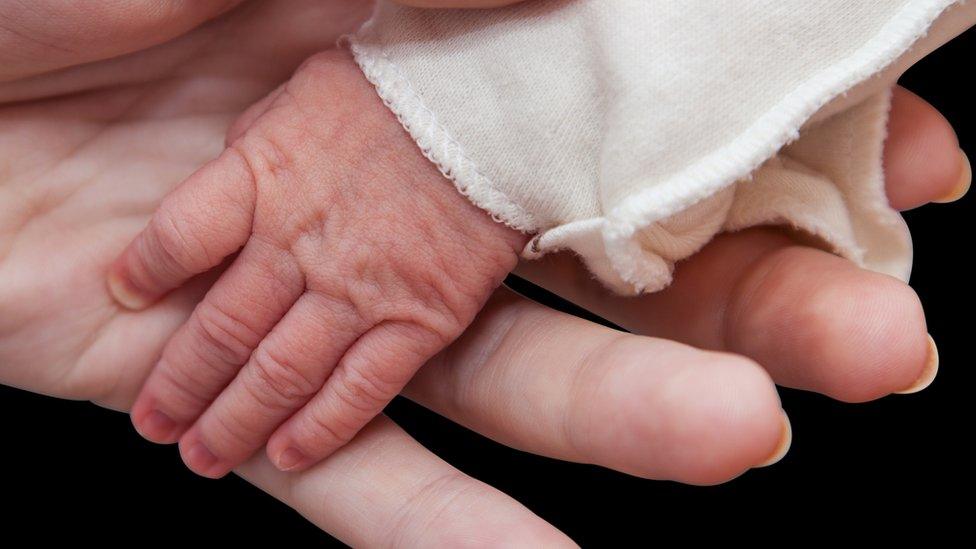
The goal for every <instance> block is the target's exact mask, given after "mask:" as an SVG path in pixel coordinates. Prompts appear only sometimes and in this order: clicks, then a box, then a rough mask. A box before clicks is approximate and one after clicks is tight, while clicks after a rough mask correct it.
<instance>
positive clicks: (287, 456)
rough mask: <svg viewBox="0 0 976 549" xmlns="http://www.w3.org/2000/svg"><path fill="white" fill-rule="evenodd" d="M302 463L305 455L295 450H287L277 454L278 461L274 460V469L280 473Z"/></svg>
mask: <svg viewBox="0 0 976 549" xmlns="http://www.w3.org/2000/svg"><path fill="white" fill-rule="evenodd" d="M304 462H305V454H303V453H302V452H301V451H300V450H298V449H297V448H287V449H286V450H285V451H284V452H281V453H280V454H278V459H276V460H275V467H277V468H278V469H279V470H281V471H290V470H292V469H294V468H295V467H298V466H299V465H301V464H303V463H304Z"/></svg>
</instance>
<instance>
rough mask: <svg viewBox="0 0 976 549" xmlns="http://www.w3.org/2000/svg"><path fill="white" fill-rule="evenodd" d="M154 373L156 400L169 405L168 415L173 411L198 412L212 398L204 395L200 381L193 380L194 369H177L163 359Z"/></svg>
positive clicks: (195, 371)
mask: <svg viewBox="0 0 976 549" xmlns="http://www.w3.org/2000/svg"><path fill="white" fill-rule="evenodd" d="M156 372H158V374H156V375H158V376H159V378H158V381H157V385H156V388H157V389H156V398H157V399H159V400H160V401H165V402H166V403H167V404H169V405H170V407H171V408H172V410H170V413H172V411H175V410H198V409H200V408H202V407H203V406H206V404H207V402H209V400H210V398H211V397H212V395H208V394H206V392H205V390H204V389H203V388H202V387H203V384H202V383H200V380H198V379H195V374H196V373H197V370H195V369H187V368H178V367H176V366H175V365H174V364H173V363H171V362H170V361H169V360H168V359H167V358H166V357H163V358H162V359H161V360H160V361H159V364H158V365H157V367H156ZM177 419H178V418H177Z"/></svg>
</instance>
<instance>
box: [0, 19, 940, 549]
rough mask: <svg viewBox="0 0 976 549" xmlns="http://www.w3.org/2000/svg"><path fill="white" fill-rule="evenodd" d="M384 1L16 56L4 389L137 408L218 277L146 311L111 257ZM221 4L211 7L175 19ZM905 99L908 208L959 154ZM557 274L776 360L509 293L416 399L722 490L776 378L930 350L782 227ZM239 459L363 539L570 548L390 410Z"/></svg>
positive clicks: (888, 387)
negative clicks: (132, 302)
mask: <svg viewBox="0 0 976 549" xmlns="http://www.w3.org/2000/svg"><path fill="white" fill-rule="evenodd" d="M151 4H152V3H150V4H147V5H151ZM212 4H213V6H215V7H216V8H215V9H214V10H213V11H210V12H206V14H205V16H209V15H215V14H218V13H222V10H223V8H224V6H223V5H222V3H220V2H214V3H212ZM6 6H7V5H6V4H5V5H4V7H6ZM217 8H219V9H217ZM367 8H368V5H367V3H365V2H361V1H359V0H332V1H331V2H321V1H320V0H278V1H267V2H253V3H244V4H242V5H240V6H239V7H237V8H235V9H233V10H232V11H229V12H226V13H224V14H223V15H221V16H220V17H219V18H217V19H214V20H212V21H211V22H209V23H206V24H204V25H203V26H200V27H198V28H197V29H195V30H193V31H192V32H189V33H188V34H186V35H184V36H182V37H180V38H177V39H174V40H172V41H169V42H165V43H163V42H162V41H163V40H165V38H166V36H156V35H154V36H151V37H139V36H138V33H135V36H136V38H139V40H135V39H133V40H134V41H133V42H126V43H125V44H126V45H125V47H124V48H123V49H122V50H118V51H115V52H114V53H116V54H117V53H122V52H123V51H126V50H132V49H134V48H136V47H141V46H144V45H146V44H151V43H160V45H157V46H154V47H152V48H150V49H147V50H143V51H140V52H137V53H129V54H126V55H123V56H121V57H114V58H111V59H105V60H102V61H97V59H99V58H104V57H107V56H108V55H109V54H108V53H106V52H105V51H102V52H101V53H100V54H98V55H94V54H93V55H91V56H88V57H82V58H66V59H62V60H61V61H60V62H59V63H58V64H57V65H56V66H68V65H69V64H70V63H76V62H78V61H79V60H84V61H90V63H89V64H86V65H81V66H74V67H70V68H62V69H58V70H56V71H54V72H47V73H43V74H39V75H35V76H30V71H32V70H33V68H32V67H33V66H32V65H30V64H26V65H23V66H21V67H20V68H19V69H23V70H21V71H20V72H18V70H19V69H18V67H17V66H16V65H14V66H12V68H11V69H10V71H11V72H9V73H6V74H3V75H2V76H0V80H7V82H6V83H5V84H0V101H3V102H6V104H5V106H0V383H4V384H9V385H15V386H19V387H22V388H25V389H28V390H31V391H36V392H43V393H47V394H51V395H55V396H59V397H65V398H74V399H90V400H95V401H97V402H100V403H102V404H105V405H108V406H112V407H116V408H125V407H127V406H128V405H129V404H130V402H131V400H132V398H133V397H134V395H135V393H136V391H137V389H138V385H139V384H140V383H141V381H142V380H143V379H144V377H145V375H146V373H147V372H148V370H149V369H150V368H151V366H152V365H153V361H154V360H155V358H156V356H157V355H158V352H159V350H160V349H161V347H162V345H163V343H164V341H165V340H166V338H167V337H168V336H169V335H170V334H171V333H172V332H173V331H174V330H175V329H176V327H177V326H178V325H179V324H180V323H181V322H182V321H183V320H184V319H185V318H186V316H187V315H188V314H189V312H190V311H191V310H192V307H193V304H195V303H196V302H197V300H198V299H199V297H200V295H201V294H202V293H203V292H204V291H205V289H206V287H207V281H206V280H201V281H199V284H197V286H196V287H190V288H187V289H184V290H182V291H180V292H177V293H175V294H173V295H171V296H169V297H168V298H166V299H165V300H164V301H162V302H161V303H159V304H157V305H156V306H154V307H152V308H150V309H148V310H146V311H142V312H139V313H132V312H127V311H123V310H121V309H119V308H118V307H116V306H115V305H114V303H113V302H112V300H111V299H110V298H109V297H108V295H107V292H106V290H105V282H104V274H105V269H106V267H107V265H108V263H109V262H110V261H111V260H112V259H113V258H114V257H115V255H116V254H117V253H118V252H119V250H120V249H121V248H122V246H124V245H125V243H126V242H127V241H128V240H129V239H130V238H131V237H132V236H133V235H134V234H135V233H136V232H137V231H138V230H139V229H140V228H141V227H142V226H143V224H144V223H145V221H146V220H147V219H148V217H149V215H150V214H151V212H152V211H153V209H154V208H155V207H156V206H157V205H158V203H159V201H160V200H161V198H162V197H163V196H164V195H165V194H166V193H167V192H168V191H169V190H170V189H171V188H172V187H173V186H174V185H176V184H177V183H178V182H179V181H180V180H181V179H182V178H184V177H185V176H187V175H188V174H189V173H191V172H192V171H193V170H194V169H195V168H196V167H198V166H199V165H201V164H202V163H203V162H204V161H206V160H208V159H210V158H212V157H213V156H214V155H215V154H216V153H217V152H219V150H220V148H221V145H222V141H223V134H224V132H225V130H226V128H227V126H228V125H229V124H230V123H231V121H232V120H233V119H234V118H236V117H237V116H238V115H240V113H241V112H242V111H243V110H244V109H245V108H246V106H248V105H249V104H250V103H252V102H253V101H254V100H256V99H257V98H259V97H261V96H263V95H265V94H266V93H267V92H269V91H270V90H271V89H273V88H274V87H275V86H277V85H278V84H279V83H280V82H282V81H284V80H285V79H286V78H287V77H288V75H289V74H290V73H291V72H292V71H293V70H294V68H295V67H296V66H297V65H298V64H300V62H301V61H302V60H303V59H304V58H306V57H307V56H308V55H310V54H311V53H313V52H315V51H319V50H321V49H325V48H327V47H329V46H331V45H332V44H333V43H334V42H335V40H336V38H337V37H338V35H339V34H340V33H342V32H345V31H347V30H348V29H349V28H350V27H351V26H352V25H353V24H354V22H355V21H356V20H358V19H360V18H362V17H364V16H365V13H364V11H365V10H366V9H367ZM3 15H4V14H3V12H2V10H0V38H2V37H3V35H2V32H3V31H2V29H3V28H4V19H3ZM205 16H201V15H200V14H199V13H196V12H194V13H193V17H188V18H186V19H179V20H178V21H177V23H178V24H175V23H174V24H173V27H172V28H174V29H185V28H189V27H191V26H193V25H194V24H196V23H198V22H199V21H200V20H201V19H204V18H205ZM177 33H178V31H176V30H174V31H171V32H170V33H169V36H173V35H175V34H177ZM150 38H151V39H150ZM48 42H49V43H48V45H47V46H46V47H53V48H55V49H57V46H58V44H57V42H52V41H48ZM69 42H70V41H69ZM134 44H136V45H134ZM66 49H68V50H70V49H71V48H66ZM3 51H5V50H3ZM62 53H63V54H64V55H66V56H68V57H70V55H69V53H70V52H69V53H64V52H62ZM0 55H2V54H0ZM40 57H44V56H43V55H40ZM0 59H2V57H0ZM8 68H9V67H8ZM45 98H47V99H45ZM893 112H894V114H893V117H894V119H895V120H899V121H900V122H899V124H900V125H899V124H895V125H893V126H892V128H891V130H892V131H891V139H890V142H889V147H888V150H889V152H890V151H892V150H895V151H896V152H898V154H893V155H890V157H889V159H888V163H889V166H888V167H889V170H888V172H889V194H890V196H891V197H892V201H893V203H895V204H896V205H898V206H901V207H911V206H915V205H919V204H922V203H925V202H928V201H930V200H932V199H933V198H937V197H939V196H942V195H944V194H947V193H948V191H949V190H951V187H952V186H953V185H955V183H956V181H957V179H958V165H959V164H958V161H957V157H958V156H957V149H956V146H957V145H956V144H955V138H954V136H952V135H951V130H950V129H949V128H948V126H947V125H946V124H945V121H944V120H942V119H941V118H940V117H939V116H938V114H937V113H935V112H934V111H933V110H932V109H931V108H930V107H928V106H927V105H925V104H924V103H923V102H921V101H920V100H918V99H917V98H913V97H912V96H910V95H909V94H907V93H904V92H899V94H898V96H897V98H896V106H895V109H894V111H893ZM918 158H924V159H925V160H926V161H925V162H923V163H919V162H917V161H916V162H913V161H912V160H911V159H918ZM562 261H565V259H558V258H556V259H554V260H553V261H552V263H550V264H549V265H550V267H551V266H553V265H555V266H556V267H559V263H560V262H562ZM536 267H539V265H537V266H536ZM565 272H568V273H569V272H576V271H574V270H572V269H570V270H567V271H565ZM561 280H562V282H563V285H564V286H567V287H565V288H563V289H564V290H565V291H566V292H567V293H575V294H576V297H577V298H578V299H580V300H581V301H589V302H590V303H592V305H593V306H594V307H603V308H604V309H607V310H609V312H612V313H613V314H615V315H616V318H617V319H618V320H619V321H620V322H621V323H622V324H626V325H627V326H628V327H633V328H635V329H636V330H637V331H640V332H643V333H648V334H654V335H657V336H661V337H667V338H669V339H673V340H677V341H683V342H685V343H691V344H694V345H697V346H699V347H703V348H708V349H720V350H725V351H733V352H736V353H739V354H741V355H744V356H745V357H749V358H751V359H753V360H755V361H758V362H760V363H761V364H762V365H763V366H764V367H765V370H764V369H761V368H759V367H758V366H757V365H756V363H755V362H753V360H748V359H747V358H743V356H732V355H728V354H724V353H709V352H705V351H699V350H697V349H693V348H691V347H687V346H685V345H681V344H678V343H675V342H673V341H666V340H663V339H654V338H649V337H638V336H625V335H621V334H619V333H615V332H612V331H610V330H605V329H602V328H599V327H597V326H595V325H591V324H588V323H585V322H583V321H579V320H577V319H572V318H570V317H567V316H565V315H559V314H557V313H555V312H553V311H549V310H546V309H544V308H542V307H538V306H534V305H530V304H528V303H526V302H524V301H519V300H518V299H516V298H513V297H512V296H511V295H510V294H508V293H506V292H505V291H500V292H498V294H497V296H496V298H494V299H493V300H492V302H491V303H489V305H488V307H487V308H486V310H485V312H484V313H483V314H481V315H480V316H479V319H478V320H477V321H476V323H475V324H474V325H473V326H472V327H471V329H469V331H468V332H467V333H466V334H465V336H463V337H462V339H461V340H460V341H459V342H458V343H457V344H455V345H454V346H453V347H452V348H450V349H449V350H448V351H446V352H445V353H443V354H442V355H440V356H439V357H438V358H436V359H435V360H433V361H432V362H431V363H430V364H428V366H427V367H426V368H425V369H424V370H423V371H422V372H421V373H420V375H419V376H418V378H417V379H416V381H415V382H414V383H412V384H411V386H410V387H409V388H408V390H407V394H408V396H410V397H411V398H414V399H416V400H418V401H420V402H421V403H423V404H424V405H426V406H428V407H430V408H431V409H433V410H435V411H437V412H439V413H442V414H444V415H446V416H448V417H450V418H451V419H453V420H455V421H458V422H460V423H463V424H465V425H468V426H470V427H472V428H474V429H476V430H478V431H480V432H482V433H485V434H487V435H488V436H491V437H493V438H495V439H497V440H499V441H501V442H504V443H506V444H509V445H512V446H515V447H520V448H525V449H528V450H532V451H535V452H538V453H542V454H546V455H550V456H555V457H559V458H562V459H570V460H576V461H583V462H589V463H597V464H601V465H605V466H608V467H613V468H615V469H618V470H621V471H625V472H628V473H632V474H638V475H641V476H645V477H652V478H671V479H677V480H683V481H689V482H698V483H707V482H717V481H720V480H724V479H727V478H729V477H731V476H734V475H736V474H739V473H741V472H742V471H744V470H746V469H748V468H749V467H750V466H753V465H756V464H758V463H760V462H761V461H762V460H763V459H764V458H766V457H768V456H769V454H770V451H772V450H775V449H776V447H777V443H778V442H779V441H780V435H781V432H780V428H781V425H782V420H781V418H782V415H781V410H780V408H779V402H778V400H777V399H776V396H775V392H774V389H773V387H772V382H771V378H772V379H775V380H776V381H777V382H780V383H782V384H786V385H791V386H794V387H800V388H804V389H808V390H815V391H819V392H824V393H827V394H830V395H832V396H835V397H839V398H843V399H846V400H866V399H871V398H877V397H880V396H883V395H885V394H888V393H890V392H892V391H895V390H899V389H903V388H905V387H908V386H909V385H911V384H912V383H913V382H914V380H915V379H916V378H917V377H918V375H919V373H920V371H921V370H922V368H923V364H924V362H925V353H926V344H925V334H924V319H923V317H922V315H921V309H920V307H919V305H918V302H917V300H916V298H915V297H914V294H912V293H911V291H910V290H909V289H908V288H907V287H906V286H904V285H902V284H900V283H898V282H896V281H894V280H891V279H887V278H885V277H881V276H880V275H876V274H872V273H866V272H863V271H860V270H858V269H856V268H855V267H854V266H853V265H851V264H849V263H848V262H846V261H843V260H841V259H838V258H835V257H833V256H830V255H828V254H825V253H823V252H820V251H818V250H814V249H810V248H804V247H801V246H797V245H795V244H794V243H793V242H792V241H791V240H790V239H789V238H787V237H786V236H783V235H781V234H778V233H775V232H771V231H751V232H746V233H742V234H739V235H733V236H731V237H723V238H720V239H718V240H717V241H716V242H715V243H714V244H713V245H711V246H709V247H708V248H707V249H706V250H705V251H703V252H702V253H701V254H700V255H699V256H696V257H695V258H693V259H692V260H690V261H688V262H687V263H685V264H684V265H683V266H682V267H681V268H680V269H679V272H678V273H677V275H676V283H675V284H674V286H672V288H670V289H669V290H668V291H666V292H662V293H661V294H656V295H653V296H648V297H646V298H643V299H641V300H629V301H612V300H609V299H606V298H605V297H603V295H602V294H598V293H597V292H596V290H594V289H593V288H592V287H590V286H587V284H588V279H586V278H584V279H583V280H576V279H572V278H565V277H564V278H562V279H561ZM866 350H870V351H873V350H877V352H867V351H866ZM865 356H870V357H873V360H872V361H871V362H870V363H867V364H866V363H865V361H864V357H865ZM767 372H768V374H767ZM527 418H528V420H527ZM244 474H245V475H246V476H247V478H248V479H249V480H251V481H252V482H254V483H256V484H258V485H259V486H261V487H263V488H264V489H266V490H269V491H270V492H272V493H273V494H275V495H276V496H277V497H279V498H281V499H284V500H285V501H286V502H287V503H289V504H290V505H292V506H293V507H295V508H297V509H299V510H300V511H301V512H303V513H305V514H306V515H307V516H309V518H311V519H312V520H313V521H315V522H316V523H317V524H319V525H320V526H323V527H324V528H326V529H328V530H329V531H330V532H332V533H334V534H336V535H338V536H339V537H341V538H343V539H345V540H347V541H350V542H353V543H356V544H361V545H380V544H390V543H395V542H398V541H399V542H402V543H404V544H413V545H417V544H427V545H429V544H431V543H432V542H433V541H434V540H437V539H438V538H441V541H444V540H443V537H444V536H462V538H460V539H459V538H457V537H455V538H454V541H456V542H460V541H470V540H471V539H474V538H472V537H463V536H473V535H477V536H485V535H494V536H506V535H508V536H511V537H514V538H517V539H519V540H520V541H523V542H526V543H530V544H531V542H532V539H533V536H535V538H534V539H535V541H536V542H537V544H540V543H545V542H553V541H555V540H560V541H563V542H565V541H566V540H565V538H562V537H560V535H559V533H558V532H556V531H555V530H553V529H552V528H550V527H548V526H546V525H544V524H543V523H542V522H541V521H539V520H538V519H537V518H536V517H534V516H533V515H532V514H531V513H529V512H528V511H527V510H526V509H524V508H523V507H521V506H519V505H518V504H517V503H515V502H514V501H512V500H511V499H510V498H506V497H505V496H504V495H502V494H500V493H498V492H496V491H493V490H491V489H490V488H488V487H487V486H485V485H483V484H480V483H477V482H476V481H473V480H472V479H470V478H467V477H464V476H463V475H460V474H459V473H458V472H457V471H455V470H454V469H452V468H450V467H449V466H448V465H447V464H444V463H443V462H441V461H439V460H438V459H437V458H436V457H435V456H433V455H432V454H430V453H429V452H426V451H425V450H424V449H423V448H421V447H420V446H419V445H417V444H416V443H415V442H413V441H412V440H411V439H410V438H409V437H408V436H406V435H405V434H404V433H403V432H402V431H399V430H398V429H397V428H396V427H395V426H394V425H392V423H391V422H389V420H386V419H384V418H378V419H377V420H376V421H374V423H373V424H372V425H371V426H370V427H369V428H367V429H366V430H365V431H364V432H362V433H361V434H360V435H359V436H358V437H357V438H356V439H355V440H354V441H353V442H352V443H351V444H350V445H348V446H347V447H345V448H343V449H342V450H341V451H340V452H339V453H337V454H336V455H335V456H334V457H332V458H330V459H329V460H327V461H325V462H323V463H321V464H319V465H318V466H316V467H315V468H313V469H312V470H310V471H307V472H305V473H302V474H300V475H284V474H282V473H279V472H277V471H275V470H274V469H273V467H271V466H270V464H268V463H267V462H266V461H265V460H264V459H263V457H262V456H258V457H257V458H255V460H254V461H252V462H251V463H249V464H248V466H247V467H246V468H245V469H244ZM326 489H327V490H328V492H329V495H330V497H329V498H322V497H321V494H322V493H323V491H324V490H326ZM448 506H450V507H449V509H450V512H446V511H445V509H448ZM489 533H490V534H489ZM478 539H481V540H482V541H494V542H496V543H497V542H500V541H501V540H499V539H497V538H495V539H492V540H486V539H485V538H478ZM454 544H457V543H454Z"/></svg>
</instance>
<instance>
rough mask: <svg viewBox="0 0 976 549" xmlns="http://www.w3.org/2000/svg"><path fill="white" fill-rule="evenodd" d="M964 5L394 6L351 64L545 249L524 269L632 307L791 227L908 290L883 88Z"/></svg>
mask: <svg viewBox="0 0 976 549" xmlns="http://www.w3.org/2000/svg"><path fill="white" fill-rule="evenodd" d="M957 3H958V2H955V1H952V0H751V1H748V2H716V1H714V0H534V1H530V2H526V3H523V4H518V5H516V6H513V7H509V8H504V9H498V10H491V11H467V10H420V9H415V8H408V7H403V6H399V5H396V4H392V3H389V2H385V1H382V2H380V3H379V5H378V6H377V10H376V12H375V14H374V16H373V17H372V19H371V20H370V21H369V22H367V23H366V25H365V26H364V27H363V28H362V29H361V30H360V31H359V32H358V33H357V34H356V35H355V36H354V37H353V38H352V40H351V47H352V51H353V54H354V56H355V58H356V60H357V62H358V63H359V65H360V67H361V68H362V70H363V72H364V74H365V75H366V77H367V78H368V79H369V80H370V81H371V82H372V83H373V84H374V85H375V86H376V89H377V91H378V93H379V95H380V96H381V97H382V98H383V100H384V101H385V103H386V104H387V105H388V106H389V107H390V108H391V109H392V110H393V112H394V113H395V114H396V115H397V117H398V118H399V119H400V121H401V122H402V123H403V125H404V126H405V128H406V129H407V131H408V132H409V133H410V134H411V136H412V137H413V138H414V139H415V140H416V142H417V143H418V145H419V146H420V148H421V149H422V150H423V152H424V154H425V155H426V156H427V157H428V158H429V159H430V160H431V161H433V162H434V163H435V164H436V165H437V166H438V167H439V168H440V169H441V171H442V172H443V173H444V175H445V176H447V177H448V178H450V179H451V180H452V181H453V182H454V183H455V185H456V187H457V188H458V190H459V191H460V192H462V193H463V194H465V195H466V196H467V197H468V198H469V199H470V200H471V201H472V202H473V203H474V204H476V205H477V206H479V207H481V208H483V209H485V210H487V211H488V212H489V213H490V214H491V215H492V216H494V217H495V218H496V219H497V220H499V221H501V222H504V223H506V224H508V225H510V226H511V227H514V228H516V229H519V230H522V231H526V232H533V233H536V236H535V238H533V239H532V240H531V242H530V243H529V245H528V246H527V248H526V249H525V251H524V252H523V255H524V256H525V257H529V258H533V257H538V256H540V255H542V254H545V253H548V252H551V251H555V250H561V249H569V250H572V251H574V252H575V253H577V254H578V255H579V256H580V257H581V258H582V259H583V260H584V262H585V263H586V265H587V266H588V267H589V268H590V270H591V271H592V272H593V273H594V274H595V275H596V276H597V277H598V278H599V279H600V280H601V281H602V282H604V283H605V284H606V285H607V286H609V287H610V288H612V289H613V290H615V291H617V292H619V293H623V294H635V293H640V292H648V291H656V290H659V289H661V288H663V287H664V286H666V285H667V284H669V283H670V280H671V273H672V270H673V266H674V262H676V261H679V260H681V259H684V258H686V257H688V256H689V255H691V254H693V253H695V252H696V251H698V250H699V249H700V248H701V247H702V246H704V245H705V244H706V243H707V242H708V241H709V240H710V239H711V238H713V237H714V235H715V234H717V233H718V232H721V231H730V230H739V229H743V228H746V227H751V226H757V225H766V224H782V225H787V226H791V227H793V228H795V229H797V230H799V231H803V232H805V233H808V234H809V235H810V236H811V237H813V240H814V241H816V242H819V243H820V244H821V245H823V246H824V247H825V248H826V249H829V250H831V251H833V252H835V253H837V254H840V255H842V256H844V257H847V258H850V259H851V260H853V261H855V262H857V263H858V264H860V265H863V266H864V267H866V268H870V269H874V270H877V271H881V272H884V273H888V274H891V275H893V276H897V277H900V278H903V279H907V277H908V275H909V272H910V269H911V255H912V246H911V239H910V236H909V233H908V231H907V229H906V227H905V225H904V222H903V221H902V219H901V217H900V216H899V215H898V213H897V212H895V211H894V210H892V209H891V208H890V207H889V205H888V202H887V199H886V197H885V193H884V185H883V173H882V168H881V155H882V148H883V142H884V139H885V128H886V125H887V113H888V107H889V103H890V94H889V91H888V90H889V88H890V84H891V83H892V81H893V79H892V78H891V77H890V76H885V74H886V72H885V69H887V68H889V67H896V66H898V65H899V60H900V59H904V58H907V57H909V56H910V55H911V48H912V46H913V44H915V43H916V42H917V41H919V40H920V39H922V38H923V37H924V36H925V34H926V32H927V30H928V29H929V28H930V26H931V25H933V23H935V22H936V21H937V20H939V19H940V17H949V16H951V15H952V13H951V12H953V11H954V10H955V8H958V6H954V5H955V4H957ZM956 11H958V10H956ZM969 11H972V10H971V9H970V10H969ZM902 64H903V63H902ZM888 72H891V71H888ZM848 92H850V93H848Z"/></svg>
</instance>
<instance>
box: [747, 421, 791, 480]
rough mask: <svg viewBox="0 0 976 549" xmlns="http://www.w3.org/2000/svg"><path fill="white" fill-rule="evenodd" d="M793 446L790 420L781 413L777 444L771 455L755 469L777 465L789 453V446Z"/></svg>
mask: <svg viewBox="0 0 976 549" xmlns="http://www.w3.org/2000/svg"><path fill="white" fill-rule="evenodd" d="M791 444H793V427H792V425H790V418H789V417H788V416H787V415H786V412H783V430H782V434H781V435H780V439H779V444H778V445H777V446H776V449H775V450H773V453H772V454H770V455H769V457H768V458H766V460H765V461H763V462H762V463H760V464H759V465H756V467H757V468H758V467H769V466H770V465H772V464H774V463H777V462H778V461H780V460H781V459H783V458H784V457H785V456H786V453H787V452H789V451H790V445H791Z"/></svg>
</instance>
